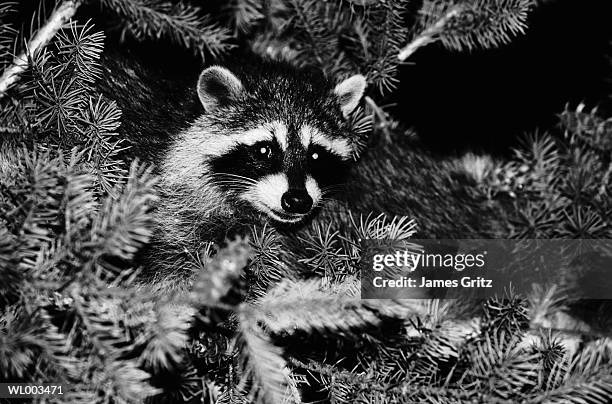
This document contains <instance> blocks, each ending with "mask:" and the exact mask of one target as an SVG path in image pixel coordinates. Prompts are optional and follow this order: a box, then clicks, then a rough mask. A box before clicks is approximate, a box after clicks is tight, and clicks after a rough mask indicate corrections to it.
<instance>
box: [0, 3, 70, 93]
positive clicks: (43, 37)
mask: <svg viewBox="0 0 612 404" xmlns="http://www.w3.org/2000/svg"><path fill="white" fill-rule="evenodd" d="M80 4H81V1H78V0H66V1H63V2H62V3H61V4H60V5H59V6H58V7H57V8H56V9H55V11H54V12H53V14H51V17H50V18H49V20H48V21H47V23H46V24H45V25H44V26H43V27H42V28H41V29H40V30H39V31H38V32H37V33H36V35H34V37H33V38H32V40H30V42H28V45H27V49H26V51H25V52H23V53H22V54H20V55H19V56H17V57H16V58H15V59H14V60H13V64H12V66H11V67H9V68H8V69H6V70H5V71H4V72H3V74H2V76H0V99H1V98H2V97H4V96H5V95H6V92H7V91H8V89H9V88H10V87H11V86H13V85H14V84H15V83H16V82H17V81H18V80H19V77H20V76H21V75H22V74H23V73H24V72H25V71H26V70H27V68H28V66H29V59H30V58H31V57H32V55H34V54H36V53H37V52H40V51H41V50H42V49H43V48H44V47H45V45H46V44H47V43H48V42H49V41H50V40H51V39H52V38H53V37H54V36H55V34H56V33H57V32H58V31H59V30H60V29H61V28H62V26H63V25H64V24H66V22H68V21H69V20H70V19H71V18H72V17H73V16H74V14H75V13H76V11H77V8H78V7H79V5H80Z"/></svg>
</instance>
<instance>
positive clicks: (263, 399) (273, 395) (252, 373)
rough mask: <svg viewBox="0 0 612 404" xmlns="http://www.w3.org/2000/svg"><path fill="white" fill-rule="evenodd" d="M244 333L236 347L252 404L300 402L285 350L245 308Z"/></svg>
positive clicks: (241, 316) (241, 314) (242, 313)
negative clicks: (250, 383)
mask: <svg viewBox="0 0 612 404" xmlns="http://www.w3.org/2000/svg"><path fill="white" fill-rule="evenodd" d="M238 318H239V324H240V329H239V332H238V335H237V337H236V341H235V347H236V349H237V350H238V352H239V355H240V362H239V369H240V373H241V375H242V378H243V382H246V381H247V380H250V381H251V382H252V386H251V389H250V393H249V396H250V397H251V400H249V401H250V402H254V403H262V404H276V403H285V402H300V401H301V400H300V399H299V397H295V396H294V394H293V392H294V391H296V389H295V388H292V387H291V384H292V379H291V377H290V373H289V370H288V369H287V363H286V362H285V360H284V359H283V357H282V349H281V348H279V347H277V346H275V345H273V344H272V342H271V341H270V338H269V337H268V336H267V335H266V334H265V333H264V331H263V330H262V329H261V328H260V327H259V326H258V325H257V317H256V316H254V315H253V313H251V308H249V307H245V306H243V307H242V308H241V309H240V311H239V314H238Z"/></svg>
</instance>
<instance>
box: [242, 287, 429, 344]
mask: <svg viewBox="0 0 612 404" xmlns="http://www.w3.org/2000/svg"><path fill="white" fill-rule="evenodd" d="M256 307H257V310H254V311H253V315H254V316H256V319H257V320H258V321H261V322H262V323H264V324H266V328H267V329H268V330H269V331H270V332H272V333H275V334H282V333H287V334H292V333H294V332H296V331H297V330H302V331H305V332H308V333H311V332H314V331H317V332H319V333H322V334H328V333H334V332H342V333H349V334H352V333H354V332H357V330H359V329H362V328H364V327H367V326H377V325H378V324H380V322H381V315H382V316H386V317H392V318H409V317H410V316H412V315H415V314H419V313H423V310H424V308H423V306H422V304H420V303H419V302H418V301H417V302H413V301H382V302H378V301H375V300H373V301H370V300H361V299H358V298H356V297H354V296H349V295H341V294H335V293H332V292H330V291H326V290H324V289H322V287H321V282H320V281H300V282H293V281H288V280H285V281H283V282H281V283H279V284H278V285H277V286H276V287H275V288H274V289H272V290H271V291H270V292H268V293H267V294H266V295H265V296H264V297H262V298H261V299H260V300H258V301H257V302H256Z"/></svg>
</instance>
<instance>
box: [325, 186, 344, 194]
mask: <svg viewBox="0 0 612 404" xmlns="http://www.w3.org/2000/svg"><path fill="white" fill-rule="evenodd" d="M345 189H346V186H344V185H328V186H326V187H323V188H321V192H322V193H323V194H328V193H331V192H339V191H344V190H345Z"/></svg>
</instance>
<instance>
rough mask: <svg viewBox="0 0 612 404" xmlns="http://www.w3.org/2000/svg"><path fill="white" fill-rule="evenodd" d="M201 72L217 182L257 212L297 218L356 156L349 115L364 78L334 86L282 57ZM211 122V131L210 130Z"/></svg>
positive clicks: (291, 219) (292, 220) (339, 178)
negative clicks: (258, 63)
mask: <svg viewBox="0 0 612 404" xmlns="http://www.w3.org/2000/svg"><path fill="white" fill-rule="evenodd" d="M254 69H255V68H254V67H253V66H245V68H244V71H241V69H232V70H233V71H230V70H228V69H226V68H223V67H219V66H213V67H209V68H207V69H206V70H204V71H203V72H202V74H201V75H200V78H199V81H198V87H197V88H198V95H199V98H200V101H201V102H202V105H203V106H204V109H205V110H206V114H205V115H204V119H205V125H206V126H207V127H208V129H209V130H212V132H213V136H210V137H207V139H208V140H207V141H206V144H203V145H202V147H204V148H206V149H207V152H206V153H207V155H208V158H207V161H206V164H207V165H208V170H207V171H208V174H209V175H210V177H211V178H212V182H213V183H215V184H216V185H218V186H219V187H220V188H221V189H223V190H224V191H225V192H227V193H229V194H232V195H233V196H234V200H236V201H237V202H246V203H247V204H248V205H250V206H251V207H253V208H254V209H255V210H257V211H259V212H261V213H264V214H266V215H267V216H269V217H270V218H272V219H274V220H276V221H278V222H283V223H296V222H299V221H300V220H302V219H304V218H305V217H306V216H308V215H309V214H310V213H311V212H312V211H313V209H315V208H316V207H317V206H319V205H320V204H321V203H322V201H323V200H324V198H325V196H326V194H328V193H329V192H331V191H332V190H334V188H337V186H338V185H339V184H342V183H343V181H344V176H345V174H346V171H347V169H348V167H349V164H350V162H351V160H352V158H353V153H354V150H353V146H352V145H353V144H354V143H353V142H352V141H351V138H350V136H351V133H350V128H349V125H348V122H347V118H348V116H349V115H350V114H351V113H352V112H353V110H354V109H355V108H356V107H357V105H358V103H359V101H360V99H361V97H362V95H363V92H364V89H365V87H366V80H365V78H364V77H363V76H362V75H354V76H352V77H350V78H348V79H346V80H344V81H342V82H341V83H339V84H337V85H335V86H334V85H332V84H331V83H329V82H328V81H327V79H326V78H325V77H324V76H323V75H322V74H320V73H316V72H314V71H305V70H300V69H296V68H294V67H291V66H289V65H286V64H282V63H279V62H268V63H264V64H263V65H262V66H259V67H258V69H259V71H258V72H257V73H256V74H253V70H254ZM211 128H212V129H211Z"/></svg>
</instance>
